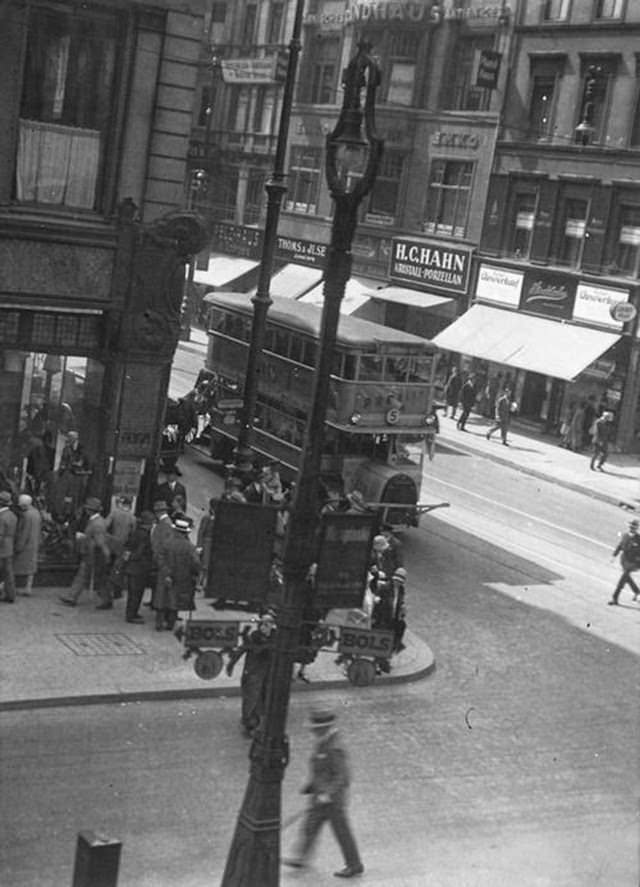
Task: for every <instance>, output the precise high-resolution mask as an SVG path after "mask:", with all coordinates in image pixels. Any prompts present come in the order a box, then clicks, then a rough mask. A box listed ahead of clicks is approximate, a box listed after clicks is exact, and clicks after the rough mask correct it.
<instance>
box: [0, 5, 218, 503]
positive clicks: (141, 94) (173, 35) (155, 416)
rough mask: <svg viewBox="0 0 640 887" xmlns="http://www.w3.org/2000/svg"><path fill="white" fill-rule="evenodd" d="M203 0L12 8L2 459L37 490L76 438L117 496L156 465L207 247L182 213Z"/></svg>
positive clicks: (3, 138)
mask: <svg viewBox="0 0 640 887" xmlns="http://www.w3.org/2000/svg"><path fill="white" fill-rule="evenodd" d="M202 7H203V3H202V2H201V0H181V2H177V0H154V2H146V0H110V2H95V3H77V2H73V0H69V2H65V0H57V2H48V0H33V2H30V3H24V2H22V0H5V2H4V3H2V4H1V5H0V73H1V76H2V83H3V88H2V91H1V92H0V466H1V467H2V469H3V471H5V472H8V473H9V474H11V475H13V476H14V477H15V478H16V479H17V480H18V481H19V482H21V483H24V482H25V480H26V473H27V469H29V470H30V471H33V470H35V471H36V473H37V474H38V475H41V474H42V473H43V472H45V468H46V467H47V466H49V467H50V468H53V470H54V477H55V476H57V474H58V469H59V467H60V462H61V459H62V455H63V450H64V446H65V442H66V440H67V433H68V432H69V431H76V432H77V435H78V438H79V442H80V448H81V450H82V454H83V461H84V463H85V469H86V470H87V472H88V473H86V474H84V475H82V476H83V477H84V481H83V482H82V483H80V482H78V483H79V485H80V487H81V488H82V489H81V492H82V493H83V494H84V493H86V492H87V491H91V492H92V493H94V494H97V495H99V496H101V497H103V499H104V501H105V504H106V502H107V500H108V497H109V494H110V493H111V492H125V491H126V492H128V493H130V494H131V495H138V494H140V492H141V486H140V485H141V479H142V478H144V477H145V476H147V477H150V476H151V474H152V473H153V471H154V469H155V467H156V459H157V452H158V437H159V427H160V424H161V422H162V415H163V412H164V407H165V402H166V394H167V384H168V376H169V370H170V365H171V360H172V356H173V352H174V349H175V345H176V341H177V334H178V326H179V313H180V303H181V300H182V287H183V281H184V263H185V260H186V258H187V256H188V255H189V254H190V253H191V252H192V251H193V250H195V249H198V248H199V246H200V245H201V244H200V240H199V238H200V236H201V231H200V229H199V227H198V224H197V220H195V219H193V218H191V217H190V216H189V215H188V214H184V213H181V212H180V210H181V209H182V208H183V207H184V182H185V166H186V157H187V152H188V142H189V131H190V126H191V115H192V105H193V101H194V90H195V84H196V73H197V61H198V58H199V55H200V52H201V44H202V38H203V8H202ZM34 464H35V465H36V466H37V467H36V469H34ZM40 479H41V478H40V477H39V478H38V480H40ZM74 495H75V496H77V495H79V493H78V490H77V489H76V488H75V487H74Z"/></svg>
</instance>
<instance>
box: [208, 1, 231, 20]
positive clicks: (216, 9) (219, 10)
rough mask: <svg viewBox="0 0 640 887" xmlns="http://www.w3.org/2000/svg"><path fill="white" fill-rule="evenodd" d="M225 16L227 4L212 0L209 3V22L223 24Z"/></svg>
mask: <svg viewBox="0 0 640 887" xmlns="http://www.w3.org/2000/svg"><path fill="white" fill-rule="evenodd" d="M226 18H227V4H226V3H218V2H217V0H213V3H212V4H211V22H212V24H217V25H223V24H224V22H225V20H226Z"/></svg>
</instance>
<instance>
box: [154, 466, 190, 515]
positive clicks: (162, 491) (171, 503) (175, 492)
mask: <svg viewBox="0 0 640 887" xmlns="http://www.w3.org/2000/svg"><path fill="white" fill-rule="evenodd" d="M177 497H179V500H180V501H176V499H177ZM154 499H155V500H156V501H159V500H162V501H164V502H166V503H167V507H168V509H169V514H170V515H171V516H173V514H174V512H178V511H180V512H182V513H184V512H185V511H186V508H187V490H186V488H185V486H184V484H183V483H181V482H180V481H179V480H178V466H177V465H173V466H171V467H170V468H167V470H166V471H165V479H164V481H163V482H162V483H161V484H159V485H158V486H157V487H156V489H155V491H154Z"/></svg>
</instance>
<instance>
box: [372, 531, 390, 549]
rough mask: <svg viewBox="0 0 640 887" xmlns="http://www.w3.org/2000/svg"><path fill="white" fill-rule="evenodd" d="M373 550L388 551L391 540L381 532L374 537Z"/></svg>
mask: <svg viewBox="0 0 640 887" xmlns="http://www.w3.org/2000/svg"><path fill="white" fill-rule="evenodd" d="M372 544H373V550H374V551H386V550H387V548H389V540H388V539H387V537H386V536H383V535H382V534H380V535H379V536H374V537H373V543H372Z"/></svg>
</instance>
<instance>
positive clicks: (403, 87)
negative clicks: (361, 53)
mask: <svg viewBox="0 0 640 887" xmlns="http://www.w3.org/2000/svg"><path fill="white" fill-rule="evenodd" d="M420 37H421V33H420V31H418V30H417V29H415V28H414V29H412V30H411V31H397V32H392V33H390V34H389V38H388V44H387V46H388V48H387V51H386V58H387V62H386V65H387V66H388V71H389V76H388V79H387V82H386V83H384V84H383V88H382V94H383V96H384V100H385V101H387V102H389V103H390V104H394V105H406V106H408V107H409V106H411V105H412V104H413V86H414V82H415V79H416V59H417V57H418V48H419V45H420Z"/></svg>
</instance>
